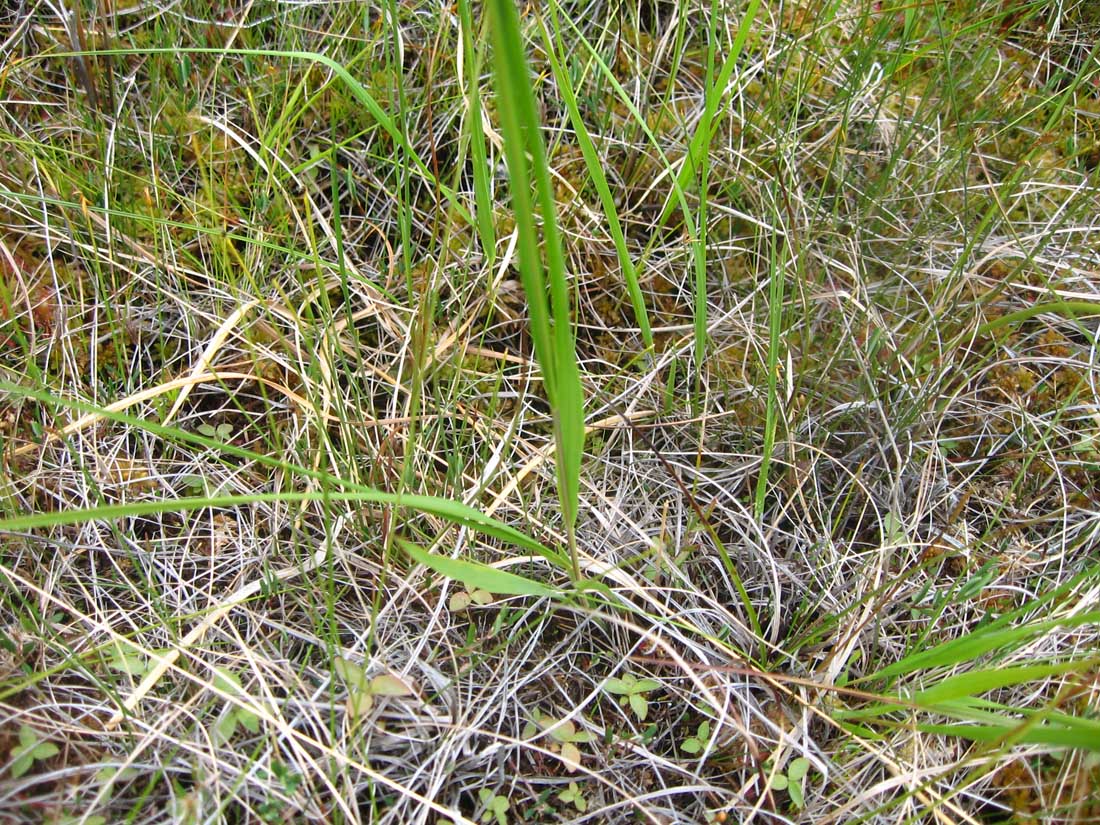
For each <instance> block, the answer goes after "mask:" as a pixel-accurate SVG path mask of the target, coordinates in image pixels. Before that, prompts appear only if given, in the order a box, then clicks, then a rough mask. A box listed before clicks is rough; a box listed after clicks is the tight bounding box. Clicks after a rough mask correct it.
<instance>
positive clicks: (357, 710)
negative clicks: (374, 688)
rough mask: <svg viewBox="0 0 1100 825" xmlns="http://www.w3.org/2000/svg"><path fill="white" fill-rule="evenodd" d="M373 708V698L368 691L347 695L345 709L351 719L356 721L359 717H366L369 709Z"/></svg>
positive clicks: (358, 691)
mask: <svg viewBox="0 0 1100 825" xmlns="http://www.w3.org/2000/svg"><path fill="white" fill-rule="evenodd" d="M373 707H374V696H372V695H371V693H370V691H368V690H363V689H359V690H355V691H353V692H352V693H349V694H348V701H347V709H348V716H350V717H352V718H353V719H358V718H359V717H361V716H366V715H367V714H368V713H370V712H371V708H373Z"/></svg>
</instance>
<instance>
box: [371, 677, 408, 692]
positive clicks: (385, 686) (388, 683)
mask: <svg viewBox="0 0 1100 825" xmlns="http://www.w3.org/2000/svg"><path fill="white" fill-rule="evenodd" d="M370 692H371V693H373V694H374V695H375V696H411V695H412V692H413V691H412V688H410V687H409V686H408V685H407V684H405V683H404V682H403V681H401V680H400V679H398V678H397V677H396V676H391V675H390V674H388V673H383V674H381V675H379V676H375V677H374V678H373V679H371V680H370Z"/></svg>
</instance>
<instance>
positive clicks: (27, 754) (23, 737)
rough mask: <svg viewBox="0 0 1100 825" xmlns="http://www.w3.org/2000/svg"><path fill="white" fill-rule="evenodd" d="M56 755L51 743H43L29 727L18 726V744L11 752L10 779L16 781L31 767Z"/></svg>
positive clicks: (55, 747) (55, 749) (55, 746)
mask: <svg viewBox="0 0 1100 825" xmlns="http://www.w3.org/2000/svg"><path fill="white" fill-rule="evenodd" d="M57 753H58V748H57V745H55V744H54V743H53V742H43V741H42V740H41V739H39V738H38V734H36V733H35V732H34V728H32V727H30V726H29V725H20V727H19V744H18V745H16V746H15V747H14V748H12V751H11V760H12V762H11V778H12V779H18V778H19V777H21V776H22V775H23V774H25V773H26V772H27V771H29V770H30V769H31V765H33V764H34V763H35V762H39V761H41V760H43V759H49V758H50V757H51V756H56V755H57Z"/></svg>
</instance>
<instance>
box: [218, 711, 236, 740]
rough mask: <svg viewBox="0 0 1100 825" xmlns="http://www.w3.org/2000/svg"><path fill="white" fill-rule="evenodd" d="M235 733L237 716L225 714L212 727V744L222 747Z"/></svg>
mask: <svg viewBox="0 0 1100 825" xmlns="http://www.w3.org/2000/svg"><path fill="white" fill-rule="evenodd" d="M236 731H237V714H235V713H226V714H225V715H223V716H222V717H221V719H219V720H218V723H217V724H216V725H215V726H214V743H215V744H218V745H224V744H225V743H226V742H228V741H229V740H230V739H232V738H233V734H234V733H236Z"/></svg>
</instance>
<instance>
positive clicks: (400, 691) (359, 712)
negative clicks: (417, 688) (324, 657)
mask: <svg viewBox="0 0 1100 825" xmlns="http://www.w3.org/2000/svg"><path fill="white" fill-rule="evenodd" d="M332 669H333V671H334V672H335V673H336V675H337V676H339V677H340V678H341V679H342V680H343V682H344V684H345V685H347V686H348V715H349V716H351V717H352V718H353V719H358V718H359V717H361V716H366V715H367V714H368V713H370V711H371V708H373V707H374V697H375V696H410V695H411V694H412V688H410V687H409V686H408V685H407V684H405V683H404V682H403V681H401V679H399V678H397V677H396V676H391V675H390V674H388V673H382V674H380V675H378V676H375V677H373V678H370V679H368V678H367V674H366V671H364V670H363V668H361V667H360V666H359V665H357V664H355V663H354V662H350V661H348V660H347V659H344V658H341V657H337V658H336V660H335V661H334V662H333V663H332Z"/></svg>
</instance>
